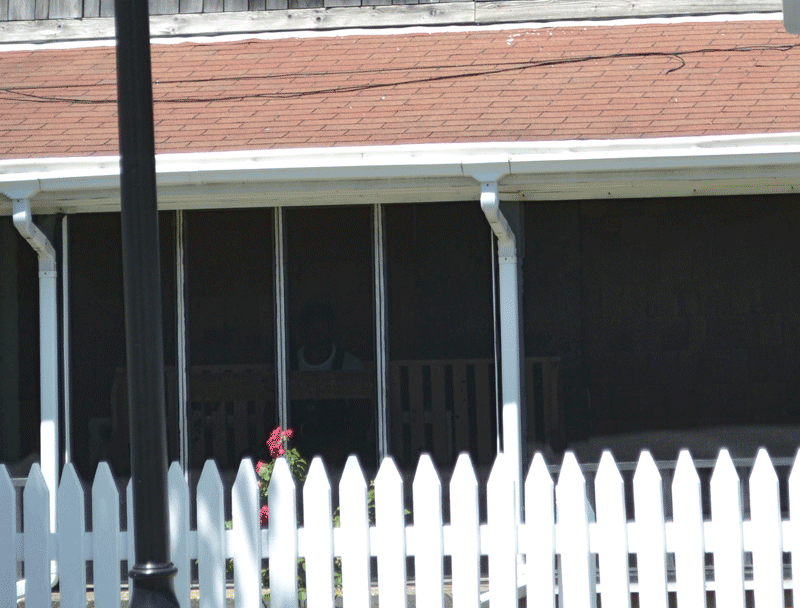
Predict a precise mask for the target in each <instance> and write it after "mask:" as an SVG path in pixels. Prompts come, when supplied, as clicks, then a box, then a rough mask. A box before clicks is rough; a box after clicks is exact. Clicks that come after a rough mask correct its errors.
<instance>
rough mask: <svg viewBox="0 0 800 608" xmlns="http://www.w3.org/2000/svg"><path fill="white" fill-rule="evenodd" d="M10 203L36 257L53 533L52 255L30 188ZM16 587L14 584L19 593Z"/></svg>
mask: <svg viewBox="0 0 800 608" xmlns="http://www.w3.org/2000/svg"><path fill="white" fill-rule="evenodd" d="M4 193H5V194H6V196H8V197H9V198H10V199H12V202H13V213H14V226H15V227H16V228H17V230H18V231H19V233H20V234H21V235H22V236H23V237H24V238H25V240H26V241H28V243H30V245H31V247H33V249H34V251H36V253H37V255H38V257H39V376H40V390H41V403H40V408H41V424H40V430H39V442H40V447H39V458H40V463H41V464H40V466H41V468H42V474H43V475H44V478H45V481H46V482H47V487H48V490H49V491H50V531H51V532H55V531H56V491H57V487H58V464H59V462H58V459H59V446H58V443H59V442H58V316H57V314H58V291H57V283H56V282H57V276H58V273H57V271H56V252H55V249H53V246H52V245H51V244H50V241H48V240H47V237H46V236H45V235H44V234H43V233H42V231H41V230H39V229H38V228H37V227H36V226H35V225H34V223H33V218H32V216H31V203H30V196H31V195H32V194H34V193H35V190H33V189H17V190H10V189H9V190H5V191H4ZM51 564H52V566H51V572H50V582H51V585H55V584H56V583H57V582H58V568H57V566H56V562H51ZM20 591H23V593H24V590H23V589H20V585H17V593H18V594H19V592H20Z"/></svg>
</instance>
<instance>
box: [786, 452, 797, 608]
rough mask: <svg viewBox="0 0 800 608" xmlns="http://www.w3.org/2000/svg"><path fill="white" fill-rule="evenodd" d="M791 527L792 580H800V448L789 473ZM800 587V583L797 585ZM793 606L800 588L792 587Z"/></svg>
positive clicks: (788, 549) (788, 548)
mask: <svg viewBox="0 0 800 608" xmlns="http://www.w3.org/2000/svg"><path fill="white" fill-rule="evenodd" d="M789 519H790V521H791V522H792V525H791V526H790V527H789V530H790V532H789V537H788V546H787V547H785V548H784V550H786V551H791V553H792V580H795V581H800V450H798V451H797V453H796V454H795V457H794V463H793V464H792V471H791V473H790V474H789ZM797 587H800V585H797ZM792 596H793V598H792V599H793V602H794V603H793V604H792V605H793V606H800V588H798V589H792Z"/></svg>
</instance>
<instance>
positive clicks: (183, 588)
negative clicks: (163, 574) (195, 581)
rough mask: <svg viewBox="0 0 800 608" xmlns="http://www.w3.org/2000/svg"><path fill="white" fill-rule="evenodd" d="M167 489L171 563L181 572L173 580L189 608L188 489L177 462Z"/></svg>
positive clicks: (182, 602)
mask: <svg viewBox="0 0 800 608" xmlns="http://www.w3.org/2000/svg"><path fill="white" fill-rule="evenodd" d="M167 487H168V494H169V549H170V561H171V562H172V564H173V565H174V566H175V567H176V568H177V569H178V572H177V574H176V575H175V578H174V579H173V580H174V586H175V597H177V599H178V605H179V606H180V607H181V608H189V583H190V574H191V571H190V570H189V485H188V484H187V483H186V477H185V476H184V474H183V469H181V465H180V464H179V463H178V462H177V461H176V462H173V463H172V464H171V465H170V467H169V471H168V473H167Z"/></svg>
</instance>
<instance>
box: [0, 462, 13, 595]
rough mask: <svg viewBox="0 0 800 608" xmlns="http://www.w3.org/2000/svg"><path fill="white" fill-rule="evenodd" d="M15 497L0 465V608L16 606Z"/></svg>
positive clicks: (4, 470)
mask: <svg viewBox="0 0 800 608" xmlns="http://www.w3.org/2000/svg"><path fill="white" fill-rule="evenodd" d="M16 533H17V497H16V493H15V491H14V484H12V483H11V476H10V475H9V474H8V470H7V469H6V466H5V465H4V464H0V607H2V608H14V607H15V606H16V605H17V567H16V566H17V560H16V555H15V548H16V547H15V545H16V543H15V542H14V539H15V537H16Z"/></svg>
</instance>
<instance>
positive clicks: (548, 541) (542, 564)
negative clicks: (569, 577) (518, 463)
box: [520, 452, 556, 608]
mask: <svg viewBox="0 0 800 608" xmlns="http://www.w3.org/2000/svg"><path fill="white" fill-rule="evenodd" d="M554 491H555V487H554V485H553V478H552V477H551V476H550V472H549V471H548V470H547V464H546V463H545V461H544V458H543V457H542V454H541V453H540V452H536V454H535V455H534V457H533V462H532V463H531V468H530V471H528V477H527V479H526V480H525V535H524V536H522V537H521V539H520V540H521V546H520V550H521V552H522V553H525V554H526V563H525V582H526V584H527V592H528V595H527V597H528V602H529V604H530V605H532V606H542V607H543V608H553V606H554V602H555V591H556V589H555V577H554V576H553V573H554V572H555V555H556V528H555V498H554V494H553V493H554Z"/></svg>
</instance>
